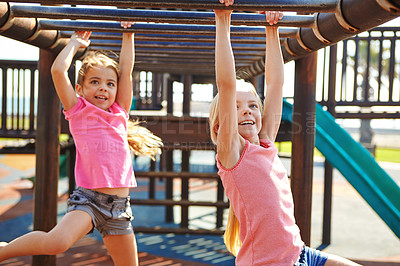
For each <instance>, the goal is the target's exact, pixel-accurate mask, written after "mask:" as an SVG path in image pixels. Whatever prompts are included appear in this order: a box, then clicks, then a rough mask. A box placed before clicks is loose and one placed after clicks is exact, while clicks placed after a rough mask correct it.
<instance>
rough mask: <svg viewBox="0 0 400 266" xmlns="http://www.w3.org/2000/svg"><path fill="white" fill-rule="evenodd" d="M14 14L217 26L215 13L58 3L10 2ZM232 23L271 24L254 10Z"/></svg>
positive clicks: (307, 19)
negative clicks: (61, 4)
mask: <svg viewBox="0 0 400 266" xmlns="http://www.w3.org/2000/svg"><path fill="white" fill-rule="evenodd" d="M10 9H11V12H12V14H13V16H14V17H25V18H48V19H64V18H65V16H66V15H67V16H68V19H86V20H103V21H104V20H112V21H115V20H130V21H136V22H156V23H172V24H206V25H215V14H214V12H200V11H196V12H193V11H192V12H190V11H170V10H169V11H166V10H141V9H105V8H88V7H85V8H79V7H58V6H35V5H11V6H10ZM313 23H314V16H299V15H298V16H291V15H288V16H285V17H284V18H283V19H282V20H280V21H279V22H278V25H279V26H280V27H284V26H286V27H312V26H313ZM231 24H232V25H247V26H269V24H268V23H267V22H266V20H265V15H263V14H255V13H233V14H232V18H231Z"/></svg>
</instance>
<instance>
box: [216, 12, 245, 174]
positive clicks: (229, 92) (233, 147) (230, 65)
mask: <svg viewBox="0 0 400 266" xmlns="http://www.w3.org/2000/svg"><path fill="white" fill-rule="evenodd" d="M231 12H232V11H230V10H215V20H216V41H215V72H216V81H217V87H218V93H219V127H218V129H215V130H218V135H217V152H218V158H219V160H220V162H221V164H222V165H223V166H224V167H226V168H231V167H233V166H234V165H235V164H236V163H237V161H238V160H239V158H240V137H239V132H238V118H237V111H236V71H235V61H234V57H233V52H232V46H231V42H230V19H231Z"/></svg>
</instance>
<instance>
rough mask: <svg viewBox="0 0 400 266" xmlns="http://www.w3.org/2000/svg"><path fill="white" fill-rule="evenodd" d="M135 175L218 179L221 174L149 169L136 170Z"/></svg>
mask: <svg viewBox="0 0 400 266" xmlns="http://www.w3.org/2000/svg"><path fill="white" fill-rule="evenodd" d="M135 176H137V177H156V178H159V177H165V178H186V179H190V178H201V179H218V178H219V176H218V174H216V173H193V172H166V171H162V172H147V171H136V172H135Z"/></svg>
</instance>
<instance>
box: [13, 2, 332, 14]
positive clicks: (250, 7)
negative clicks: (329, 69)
mask: <svg viewBox="0 0 400 266" xmlns="http://www.w3.org/2000/svg"><path fill="white" fill-rule="evenodd" d="M13 2H23V3H40V4H43V5H55V4H69V5H101V6H117V7H130V8H132V7H135V8H138V7H143V8H167V9H168V8H177V9H208V10H212V9H233V10H242V11H260V10H276V11H293V12H301V13H316V12H320V13H333V12H335V11H336V7H337V2H338V1H337V0H323V1H322V0H321V1H310V0H274V1H267V0H235V4H234V5H232V6H230V7H225V6H224V5H223V4H221V3H219V1H218V0H168V1H167V0H14V1H13Z"/></svg>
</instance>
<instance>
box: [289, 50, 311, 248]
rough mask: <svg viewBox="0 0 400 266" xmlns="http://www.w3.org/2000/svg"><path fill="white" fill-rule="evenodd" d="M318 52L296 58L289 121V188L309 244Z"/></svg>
mask: <svg viewBox="0 0 400 266" xmlns="http://www.w3.org/2000/svg"><path fill="white" fill-rule="evenodd" d="M316 70H317V53H312V54H310V55H307V56H306V57H303V58H301V59H298V60H296V66H295V92H294V104H293V124H292V163H291V188H292V192H293V199H294V206H295V208H294V213H295V217H296V222H297V225H298V226H299V228H300V232H301V236H302V239H303V241H304V242H305V243H306V244H307V245H310V238H311V203H312V180H313V163H314V160H313V156H314V143H315V87H316Z"/></svg>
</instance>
